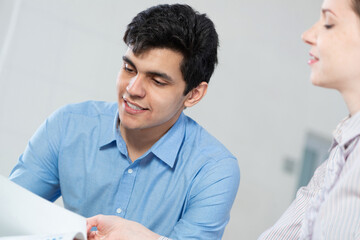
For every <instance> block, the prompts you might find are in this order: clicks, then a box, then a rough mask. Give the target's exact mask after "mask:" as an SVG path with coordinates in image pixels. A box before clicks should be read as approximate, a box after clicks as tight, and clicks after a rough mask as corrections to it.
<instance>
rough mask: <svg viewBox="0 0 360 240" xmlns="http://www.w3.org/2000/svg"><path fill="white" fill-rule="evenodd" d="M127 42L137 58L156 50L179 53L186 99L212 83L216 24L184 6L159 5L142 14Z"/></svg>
mask: <svg viewBox="0 0 360 240" xmlns="http://www.w3.org/2000/svg"><path fill="white" fill-rule="evenodd" d="M124 42H125V43H126V44H127V45H128V46H131V47H132V51H133V52H134V54H141V53H142V52H145V51H147V50H149V49H153V48H168V49H171V50H174V51H177V52H180V53H181V54H182V55H183V57H184V58H183V61H182V63H181V66H180V70H181V72H182V75H183V77H184V80H185V83H186V88H185V91H184V95H186V94H187V93H188V92H189V91H191V90H192V89H193V88H195V87H197V86H198V85H199V84H200V83H201V82H209V80H210V77H211V75H212V73H213V71H214V68H215V65H216V64H217V48H218V45H219V40H218V35H217V33H216V31H215V27H214V24H213V22H212V21H211V20H210V19H209V18H208V17H207V16H206V15H205V14H200V13H198V12H196V11H195V10H193V9H192V8H191V7H190V6H188V5H184V4H173V5H167V4H164V5H158V6H155V7H151V8H149V9H147V10H145V11H143V12H140V13H139V14H138V15H137V16H136V17H134V19H133V20H132V22H131V23H130V24H129V25H128V26H127V30H126V32H125V35H124Z"/></svg>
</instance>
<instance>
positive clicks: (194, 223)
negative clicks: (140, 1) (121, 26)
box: [10, 4, 239, 239]
mask: <svg viewBox="0 0 360 240" xmlns="http://www.w3.org/2000/svg"><path fill="white" fill-rule="evenodd" d="M124 41H125V43H126V44H127V46H128V49H127V51H126V53H125V54H124V56H123V65H122V68H121V69H120V72H119V74H118V79H117V93H118V102H117V103H106V102H95V101H89V102H84V103H79V104H71V105H67V106H65V107H63V108H61V109H59V110H58V111H56V112H55V113H54V114H52V115H51V116H50V117H49V118H48V119H47V120H46V121H45V123H44V124H42V125H41V126H40V128H39V129H38V130H37V132H36V133H35V135H34V136H33V137H32V138H31V140H30V141H29V144H28V146H27V148H26V150H25V152H24V154H23V155H21V157H20V159H19V162H18V164H17V165H16V166H15V168H14V169H13V171H12V173H11V175H10V178H11V179H12V180H13V181H14V182H16V183H18V184H19V185H22V186H23V187H25V188H27V189H29V190H31V191H32V192H34V193H36V194H38V195H40V196H42V197H44V198H46V199H48V200H51V201H54V200H55V199H57V198H58V197H59V196H62V197H63V201H64V206H65V207H66V208H68V209H70V210H72V211H74V212H77V213H79V214H81V215H83V216H85V217H92V216H94V215H98V214H103V215H112V216H103V215H99V216H95V217H92V218H90V219H89V221H88V227H89V229H88V231H89V238H94V239H97V238H101V239H104V238H106V237H108V238H116V239H159V238H165V237H163V236H166V237H169V238H172V239H221V236H222V234H223V232H224V229H225V226H226V224H227V223H228V221H229V218H230V209H231V207H232V204H233V201H234V199H235V196H236V192H237V189H238V184H239V168H238V163H237V160H236V158H235V157H234V156H233V155H232V154H231V153H230V152H229V151H228V150H227V149H226V148H225V147H224V146H223V145H222V144H221V143H220V142H218V141H217V140H216V139H215V138H214V137H213V136H211V135H210V134H209V133H208V132H207V131H206V130H204V129H203V128H202V127H201V126H199V125H198V124H197V123H196V122H195V121H194V120H192V119H191V118H189V117H187V116H186V115H185V114H184V113H183V110H184V109H185V108H188V107H192V106H194V105H195V104H197V103H198V102H199V101H200V100H201V99H202V98H203V97H204V95H205V94H206V91H207V87H208V82H209V80H210V77H211V75H212V73H213V71H214V68H215V65H216V63H217V47H218V36H217V33H216V31H215V28H214V24H213V23H212V21H211V20H210V19H209V18H208V17H207V16H206V15H205V14H199V13H198V12H196V11H194V10H193V9H192V8H191V7H189V6H187V5H180V4H175V5H158V6H155V7H152V8H149V9H147V10H145V11H143V12H140V13H139V14H138V15H137V16H136V17H135V18H134V19H133V20H132V22H131V23H130V24H129V25H128V27H127V30H126V32H125V35H124ZM93 226H96V227H97V230H98V231H95V232H91V228H92V227H93Z"/></svg>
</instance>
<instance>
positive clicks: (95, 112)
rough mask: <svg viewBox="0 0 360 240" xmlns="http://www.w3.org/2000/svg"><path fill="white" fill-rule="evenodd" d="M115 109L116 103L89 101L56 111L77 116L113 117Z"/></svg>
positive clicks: (69, 105) (68, 105)
mask: <svg viewBox="0 0 360 240" xmlns="http://www.w3.org/2000/svg"><path fill="white" fill-rule="evenodd" d="M117 109H118V108H117V103H116V102H105V101H93V100H90V101H85V102H80V103H71V104H67V105H65V106H63V107H61V108H59V109H58V111H59V112H62V113H65V114H78V115H85V116H89V117H96V116H99V115H109V116H111V117H114V115H115V113H116V111H117Z"/></svg>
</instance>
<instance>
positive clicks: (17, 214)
mask: <svg viewBox="0 0 360 240" xmlns="http://www.w3.org/2000/svg"><path fill="white" fill-rule="evenodd" d="M77 234H78V235H77ZM75 235H76V238H77V239H86V218H84V217H82V216H80V215H78V214H76V213H73V212H71V211H69V210H67V209H64V208H62V207H60V206H58V205H56V204H54V203H52V202H49V201H47V200H45V199H43V198H41V197H39V196H37V195H35V194H33V193H32V192H30V191H28V190H26V189H25V188H22V187H20V186H19V185H17V184H15V183H13V182H11V181H10V180H9V179H7V178H5V177H3V176H1V175H0V239H1V240H5V239H9V240H10V239H13V240H15V239H19V240H20V239H44V240H45V239H49V240H52V239H56V240H58V239H59V240H60V239H61V240H66V239H72V238H74V237H75Z"/></svg>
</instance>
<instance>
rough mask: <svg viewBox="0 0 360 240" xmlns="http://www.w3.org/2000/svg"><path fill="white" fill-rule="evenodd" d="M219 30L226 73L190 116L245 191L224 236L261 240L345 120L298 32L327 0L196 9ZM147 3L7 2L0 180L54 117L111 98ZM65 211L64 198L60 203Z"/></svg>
mask: <svg viewBox="0 0 360 240" xmlns="http://www.w3.org/2000/svg"><path fill="white" fill-rule="evenodd" d="M177 2H180V3H187V4H189V5H191V6H192V7H194V8H195V9H196V10H198V11H199V12H201V13H207V15H208V16H209V17H210V18H211V19H212V20H213V21H214V23H215V26H216V28H217V31H218V34H219V37H220V49H219V65H218V67H217V69H216V70H215V73H214V75H213V77H212V79H211V81H210V87H209V90H208V94H207V96H206V97H205V98H204V99H203V100H202V102H200V103H199V104H198V105H196V106H195V107H193V108H191V109H187V110H185V112H186V113H187V114H188V115H190V116H191V117H192V118H194V119H195V120H196V121H197V122H199V123H200V124H201V125H202V126H204V127H205V128H206V129H207V130H208V131H209V132H210V133H212V134H213V135H214V136H215V137H216V138H218V139H219V140H220V141H221V142H223V143H224V144H225V145H226V146H227V147H228V148H229V149H230V151H231V152H232V153H233V154H234V155H235V156H236V157H237V158H238V161H239V165H240V169H241V183H240V188H239V192H238V195H237V198H236V200H235V203H234V206H233V209H232V212H231V220H230V223H229V225H228V227H227V229H226V231H225V234H224V238H223V239H226V240H230V239H256V238H257V237H258V236H259V235H260V234H261V232H263V231H264V230H265V229H266V228H268V227H270V226H271V225H272V224H274V222H275V221H276V220H277V219H278V218H279V217H280V215H281V214H282V213H283V212H284V211H285V209H286V208H287V207H288V205H289V204H290V203H291V201H292V200H293V199H294V196H295V193H296V190H297V189H298V187H299V186H301V185H304V184H306V183H307V181H308V180H309V177H311V175H312V171H313V170H314V168H315V167H316V166H317V165H318V164H319V163H320V162H321V161H323V160H324V158H326V154H327V150H328V148H329V147H330V141H331V133H332V130H333V129H334V128H335V127H336V125H337V123H338V122H339V121H340V120H341V119H342V118H344V117H345V116H346V115H347V110H346V107H345V104H344V103H343V102H342V99H341V97H340V95H339V94H338V93H337V92H335V91H333V90H328V89H321V88H317V87H314V86H312V85H311V83H310V80H309V74H310V69H309V67H308V66H307V60H308V59H309V55H308V53H309V49H310V48H309V46H307V45H306V44H304V43H303V42H302V41H301V38H300V36H301V34H302V32H303V31H304V30H306V29H308V28H309V27H310V26H311V25H312V24H313V23H314V22H315V21H317V19H318V18H319V13H320V7H321V0H292V1H288V0H239V1H235V0H232V1H229V0H222V1H217V0H197V1H177ZM159 3H175V1H172V0H169V1H148V0H133V1H120V0H31V1H25V0H0V174H1V175H4V176H8V175H9V173H10V171H11V169H12V168H13V166H14V165H15V164H16V162H17V159H18V157H19V155H20V154H21V153H22V152H23V150H24V148H25V146H26V144H27V141H28V140H29V138H30V137H31V136H32V134H33V133H34V132H35V130H36V129H37V127H39V125H40V124H41V123H42V122H43V121H44V120H45V119H46V117H47V116H48V115H49V114H51V113H52V112H53V111H54V110H56V109H57V108H59V107H60V106H63V105H65V104H69V103H75V102H81V101H85V100H89V99H92V100H105V101H116V91H115V80H116V76H117V72H118V70H119V68H120V67H121V63H122V59H121V58H122V54H123V53H124V51H125V50H126V46H125V45H124V43H123V42H122V36H123V33H124V30H125V28H126V25H127V24H128V23H129V22H130V21H131V19H132V18H133V17H134V16H135V15H136V14H137V13H138V12H140V11H142V10H144V9H146V8H148V7H150V6H153V5H155V4H159ZM58 203H59V204H61V200H60V201H58Z"/></svg>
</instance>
